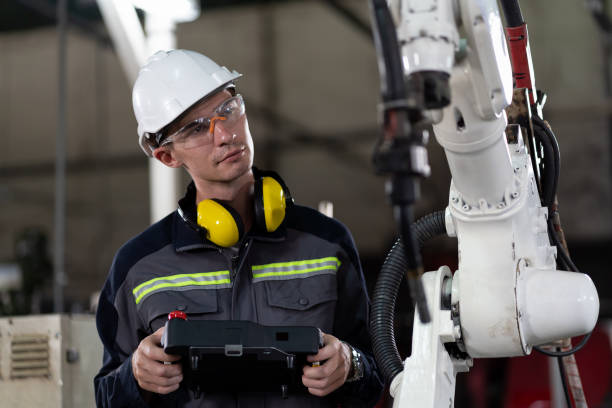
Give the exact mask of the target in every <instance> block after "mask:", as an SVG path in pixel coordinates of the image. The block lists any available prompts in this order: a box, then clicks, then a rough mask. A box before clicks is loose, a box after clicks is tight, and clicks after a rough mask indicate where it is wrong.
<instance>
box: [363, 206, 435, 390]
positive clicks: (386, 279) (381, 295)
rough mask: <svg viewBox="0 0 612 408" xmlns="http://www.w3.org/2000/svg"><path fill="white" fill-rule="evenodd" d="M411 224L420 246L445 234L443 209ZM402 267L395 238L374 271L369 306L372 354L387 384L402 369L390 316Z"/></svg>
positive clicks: (400, 247) (400, 246)
mask: <svg viewBox="0 0 612 408" xmlns="http://www.w3.org/2000/svg"><path fill="white" fill-rule="evenodd" d="M412 228H413V230H414V233H415V236H416V239H417V242H418V243H419V248H422V247H423V245H424V244H425V242H426V241H428V240H430V239H431V238H434V237H436V236H439V235H442V234H446V224H445V221H444V210H441V211H436V212H434V213H431V214H428V215H426V216H424V217H421V218H419V219H418V220H417V221H416V222H414V223H413V224H412ZM406 270H407V265H406V259H405V258H404V248H403V243H402V241H401V239H398V240H397V241H395V244H393V247H392V248H391V250H390V251H389V253H388V254H387V258H386V259H385V262H384V263H383V266H382V268H381V271H380V274H379V275H378V279H377V281H376V287H375V289H374V295H373V297H372V308H371V310H370V333H371V337H372V346H373V348H374V356H375V358H376V362H377V363H378V366H379V367H380V370H381V372H382V374H383V376H384V378H385V381H386V382H387V383H388V384H390V383H391V381H392V380H393V378H394V377H395V376H396V375H397V374H399V373H400V372H401V371H402V370H403V369H404V366H403V364H402V359H401V357H400V355H399V352H398V351H397V346H396V344H395V335H394V332H393V317H394V315H395V300H396V299H397V294H398V292H399V288H400V284H401V283H402V279H403V278H404V275H405V274H406Z"/></svg>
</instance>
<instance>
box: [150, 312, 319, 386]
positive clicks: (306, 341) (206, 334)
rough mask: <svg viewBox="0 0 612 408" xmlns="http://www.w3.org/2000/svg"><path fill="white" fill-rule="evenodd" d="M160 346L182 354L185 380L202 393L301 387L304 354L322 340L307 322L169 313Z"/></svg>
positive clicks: (165, 349)
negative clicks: (266, 321) (270, 322)
mask: <svg viewBox="0 0 612 408" xmlns="http://www.w3.org/2000/svg"><path fill="white" fill-rule="evenodd" d="M168 318H169V320H168V321H167V322H166V326H165V330H164V335H163V338H162V346H163V347H164V352H166V353H167V354H174V355H180V356H182V357H183V358H182V359H181V363H182V365H183V376H184V380H183V381H184V382H185V383H186V385H187V387H188V388H189V389H191V390H192V391H193V392H194V394H195V396H196V398H200V397H201V395H202V393H211V392H214V393H217V392H224V391H231V392H240V391H243V392H261V391H279V392H280V393H281V395H282V397H283V398H286V397H287V396H288V395H289V393H301V392H306V391H307V390H306V388H305V387H304V385H303V384H302V379H301V378H302V367H303V366H304V365H306V364H308V362H307V361H306V356H307V355H309V354H316V353H317V352H318V350H319V348H320V347H322V346H323V339H322V336H321V331H320V330H319V329H317V328H316V327H307V326H262V325H259V324H256V323H253V322H248V321H240V320H186V315H185V314H184V313H182V312H178V313H176V312H173V313H171V314H170V315H169V316H168Z"/></svg>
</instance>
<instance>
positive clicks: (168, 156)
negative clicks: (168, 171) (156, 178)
mask: <svg viewBox="0 0 612 408" xmlns="http://www.w3.org/2000/svg"><path fill="white" fill-rule="evenodd" d="M153 157H155V158H156V159H157V160H159V161H160V162H161V163H162V164H164V165H166V166H168V167H172V168H177V167H181V166H182V165H183V163H182V162H181V161H179V160H177V159H176V157H174V152H173V151H172V149H169V148H168V147H167V146H161V147H158V148H157V149H155V150H153Z"/></svg>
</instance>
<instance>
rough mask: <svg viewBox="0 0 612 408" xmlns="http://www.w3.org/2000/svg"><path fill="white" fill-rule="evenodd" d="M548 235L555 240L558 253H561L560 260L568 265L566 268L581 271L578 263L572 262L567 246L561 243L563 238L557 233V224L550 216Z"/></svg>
mask: <svg viewBox="0 0 612 408" xmlns="http://www.w3.org/2000/svg"><path fill="white" fill-rule="evenodd" d="M548 235H549V237H550V238H551V239H552V240H553V243H554V244H555V246H556V247H557V255H559V258H560V260H561V261H562V262H563V263H564V266H565V267H566V268H565V270H566V271H572V272H580V270H578V267H577V266H576V264H574V262H572V260H571V258H570V257H569V255H568V253H567V252H566V251H565V248H564V247H563V245H562V244H561V240H560V239H559V236H558V235H557V231H556V230H555V226H554V225H553V221H552V218H550V217H549V218H548Z"/></svg>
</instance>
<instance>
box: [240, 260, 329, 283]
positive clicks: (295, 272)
mask: <svg viewBox="0 0 612 408" xmlns="http://www.w3.org/2000/svg"><path fill="white" fill-rule="evenodd" d="M339 267H340V260H339V259H338V258H336V257H335V256H330V257H327V258H319V259H306V260H303V261H294V262H276V263H271V264H265V265H253V267H252V270H253V283H255V282H260V281H265V280H288V279H296V278H308V277H310V276H315V275H326V274H331V275H335V274H336V271H337V270H338V268H339Z"/></svg>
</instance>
